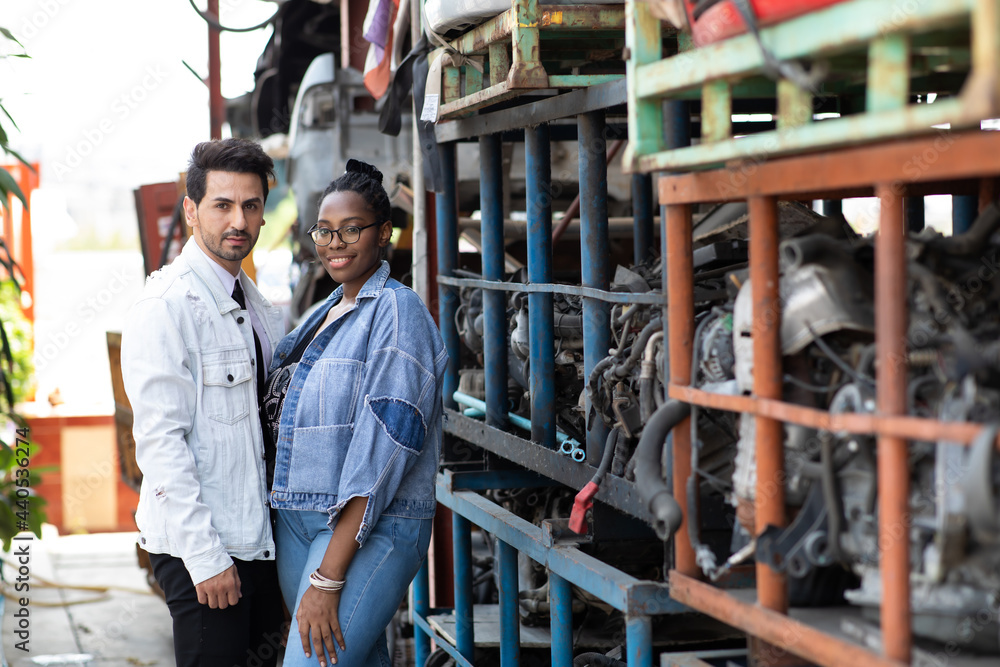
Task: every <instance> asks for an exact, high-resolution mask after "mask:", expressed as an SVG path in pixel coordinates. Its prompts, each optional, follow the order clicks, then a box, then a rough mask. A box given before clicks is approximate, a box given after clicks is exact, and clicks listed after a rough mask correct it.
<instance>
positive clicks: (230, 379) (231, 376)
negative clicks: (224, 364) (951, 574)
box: [226, 373, 233, 382]
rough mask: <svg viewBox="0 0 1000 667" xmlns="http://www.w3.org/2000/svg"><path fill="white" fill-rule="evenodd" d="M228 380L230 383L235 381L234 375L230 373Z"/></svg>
mask: <svg viewBox="0 0 1000 667" xmlns="http://www.w3.org/2000/svg"><path fill="white" fill-rule="evenodd" d="M226 379H227V380H229V381H230V382H232V381H233V375H232V373H230V374H229V375H227V376H226Z"/></svg>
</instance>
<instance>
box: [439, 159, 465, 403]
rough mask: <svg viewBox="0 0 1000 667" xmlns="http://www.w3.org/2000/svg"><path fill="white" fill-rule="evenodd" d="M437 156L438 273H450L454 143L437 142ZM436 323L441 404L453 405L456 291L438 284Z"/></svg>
mask: <svg viewBox="0 0 1000 667" xmlns="http://www.w3.org/2000/svg"><path fill="white" fill-rule="evenodd" d="M438 152H439V154H440V156H441V180H442V183H443V188H444V189H443V191H442V192H439V193H438V194H437V195H436V201H435V205H436V210H437V246H438V247H437V252H438V275H442V276H453V275H455V268H457V267H458V169H457V165H456V158H455V144H454V143H447V144H438ZM438 299H439V303H438V313H439V315H440V317H439V319H438V322H439V326H440V327H441V337H442V338H443V339H444V346H445V349H446V350H448V369H447V370H446V371H445V375H444V404H445V406H446V407H449V408H455V407H456V406H455V399H453V398H452V394H454V393H455V391H456V390H457V389H458V364H459V355H460V354H461V342H460V340H459V336H458V329H457V328H456V326H455V313H456V312H457V311H458V302H459V299H458V292H457V291H456V290H455V289H454V288H452V287H446V286H442V287H441V288H440V289H439V291H438Z"/></svg>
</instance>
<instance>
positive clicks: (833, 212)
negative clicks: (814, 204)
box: [823, 199, 844, 218]
mask: <svg viewBox="0 0 1000 667" xmlns="http://www.w3.org/2000/svg"><path fill="white" fill-rule="evenodd" d="M823 215H825V216H826V217H828V218H843V217H844V200H843V199H824V200H823Z"/></svg>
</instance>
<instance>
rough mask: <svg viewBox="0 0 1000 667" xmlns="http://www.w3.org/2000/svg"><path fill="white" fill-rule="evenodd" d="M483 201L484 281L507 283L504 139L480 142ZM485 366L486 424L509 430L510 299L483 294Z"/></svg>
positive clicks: (496, 137)
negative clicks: (505, 276) (501, 140)
mask: <svg viewBox="0 0 1000 667" xmlns="http://www.w3.org/2000/svg"><path fill="white" fill-rule="evenodd" d="M479 174H480V179H479V193H480V194H479V197H480V204H479V207H480V210H481V211H482V226H481V228H480V234H481V237H482V244H483V246H482V248H483V250H482V256H483V278H484V279H485V280H503V274H504V236H503V223H504V218H503V153H502V144H501V142H500V135H498V134H490V135H487V136H484V137H480V138H479ZM483 320H484V324H483V358H484V363H483V366H484V367H485V369H486V423H487V424H489V425H490V426H494V427H496V428H501V429H502V428H506V427H507V411H508V409H507V403H508V400H507V304H506V295H505V294H504V293H503V292H499V291H496V290H483Z"/></svg>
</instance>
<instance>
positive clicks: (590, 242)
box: [578, 111, 611, 467]
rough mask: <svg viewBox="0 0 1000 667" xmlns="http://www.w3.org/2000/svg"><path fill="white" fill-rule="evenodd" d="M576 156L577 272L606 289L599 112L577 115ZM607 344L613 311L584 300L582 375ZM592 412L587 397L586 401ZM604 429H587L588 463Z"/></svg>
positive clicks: (598, 450) (596, 425)
mask: <svg viewBox="0 0 1000 667" xmlns="http://www.w3.org/2000/svg"><path fill="white" fill-rule="evenodd" d="M578 123H579V142H578V143H579V155H580V271H581V278H582V279H583V285H584V286H585V287H596V288H597V289H601V290H607V289H608V288H609V286H610V275H609V272H610V269H609V267H608V263H609V261H608V162H607V152H606V150H607V149H606V148H605V145H604V144H605V139H604V135H605V122H604V112H603V111H593V112H590V113H585V114H581V115H580V116H578ZM610 346H611V308H610V306H609V304H607V303H605V302H603V301H600V300H598V299H591V298H587V297H584V299H583V377H585V378H588V377H590V372H591V371H592V370H593V368H594V366H596V365H597V363H598V362H599V361H600V360H601V359H603V358H604V357H606V356H607V354H608V348H609V347H610ZM585 409H586V414H588V415H589V414H590V397H589V395H588V396H587V398H586V404H585ZM607 439H608V427H607V425H606V424H605V423H604V420H603V419H600V418H597V419H595V420H594V421H593V423H592V424H591V427H590V430H589V431H587V462H588V463H589V464H590V465H592V466H595V467H596V466H598V465H600V463H601V454H602V452H603V451H604V445H605V443H606V442H607Z"/></svg>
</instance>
